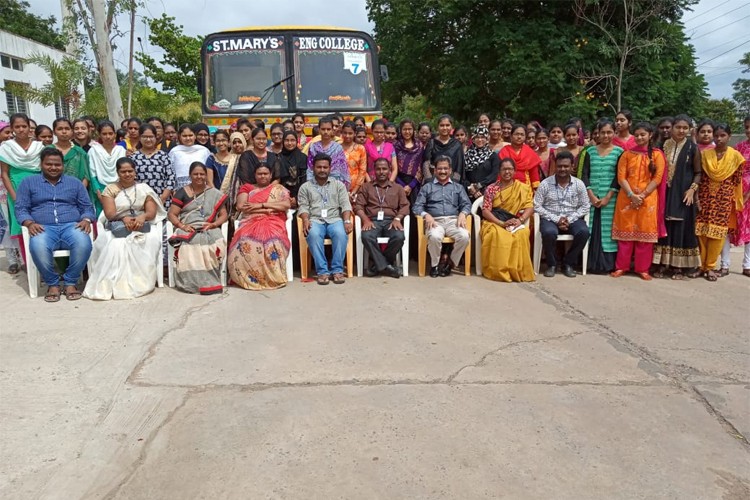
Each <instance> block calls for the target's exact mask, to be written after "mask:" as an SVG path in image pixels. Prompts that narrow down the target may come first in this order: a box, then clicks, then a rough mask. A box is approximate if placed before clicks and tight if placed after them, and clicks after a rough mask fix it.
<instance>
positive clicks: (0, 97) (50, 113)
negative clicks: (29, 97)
mask: <svg viewBox="0 0 750 500" xmlns="http://www.w3.org/2000/svg"><path fill="white" fill-rule="evenodd" d="M31 54H48V55H50V56H51V57H52V58H53V59H54V60H56V61H61V60H62V58H63V57H64V56H65V52H63V51H62V50H57V49H55V48H53V47H50V46H49V45H44V44H41V43H39V42H35V41H34V40H30V39H28V38H24V37H22V36H18V35H15V34H13V33H9V32H7V31H3V30H0V120H7V119H8V117H10V115H12V114H13V113H26V114H27V115H29V117H30V118H32V119H33V120H34V121H36V122H37V123H38V124H42V123H43V124H45V125H49V126H51V125H52V122H53V121H54V120H55V118H57V117H59V116H67V117H70V110H69V109H68V107H67V106H66V103H64V102H60V103H57V104H56V105H54V106H47V107H45V106H42V105H41V104H36V103H32V102H26V101H24V100H23V99H21V98H20V97H19V96H16V95H13V94H12V93H10V92H6V91H5V90H3V89H4V88H5V87H6V86H7V84H8V83H10V82H18V83H24V84H28V85H31V86H32V87H35V88H38V87H42V86H44V85H45V84H47V83H48V82H49V77H48V76H47V73H46V72H45V71H44V70H43V69H42V68H40V67H39V66H37V65H35V64H26V58H27V57H29V56H30V55H31Z"/></svg>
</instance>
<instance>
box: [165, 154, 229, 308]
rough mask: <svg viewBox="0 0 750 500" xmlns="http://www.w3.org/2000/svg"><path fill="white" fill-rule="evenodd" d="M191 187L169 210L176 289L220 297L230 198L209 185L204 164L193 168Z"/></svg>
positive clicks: (179, 192) (183, 189)
mask: <svg viewBox="0 0 750 500" xmlns="http://www.w3.org/2000/svg"><path fill="white" fill-rule="evenodd" d="M189 174H190V184H188V185H187V186H183V187H181V188H180V189H178V190H177V192H176V193H175V195H174V198H172V205H171V206H170V207H169V214H168V217H169V221H170V222H171V223H172V225H173V226H174V228H175V230H174V234H172V236H171V237H170V238H169V244H170V245H172V246H174V247H175V254H174V261H175V262H174V280H175V286H176V287H177V288H178V289H179V290H182V291H183V292H187V293H199V294H201V295H212V294H216V293H221V292H222V290H223V286H222V284H221V265H222V262H223V261H224V259H225V258H226V256H227V242H226V241H225V240H224V236H223V235H222V233H221V225H222V224H224V223H225V222H226V221H227V219H228V218H229V214H228V212H227V207H226V201H227V195H225V194H224V193H222V192H221V191H220V190H218V189H216V188H215V187H213V186H211V185H209V184H208V169H207V168H206V166H205V165H204V164H203V163H201V162H198V161H196V162H193V164H192V165H190V170H189Z"/></svg>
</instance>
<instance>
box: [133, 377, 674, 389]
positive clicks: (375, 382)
mask: <svg viewBox="0 0 750 500" xmlns="http://www.w3.org/2000/svg"><path fill="white" fill-rule="evenodd" d="M134 385H136V386H137V387H161V388H170V389H186V390H193V389H199V390H201V391H209V390H234V391H239V392H261V391H266V390H272V389H309V388H316V387H383V386H386V387H387V386H396V385H397V386H429V385H445V386H453V387H458V386H473V385H550V386H560V387H567V386H593V387H600V386H601V387H666V386H673V385H674V384H670V383H666V382H663V381H659V380H656V379H654V380H651V381H641V382H638V381H630V380H619V381H616V382H587V381H571V380H535V379H513V380H479V381H472V382H450V381H448V380H446V379H445V378H439V379H430V380H415V379H364V380H360V379H348V380H322V381H319V382H271V383H264V382H255V383H249V384H202V385H187V384H150V383H138V384H134Z"/></svg>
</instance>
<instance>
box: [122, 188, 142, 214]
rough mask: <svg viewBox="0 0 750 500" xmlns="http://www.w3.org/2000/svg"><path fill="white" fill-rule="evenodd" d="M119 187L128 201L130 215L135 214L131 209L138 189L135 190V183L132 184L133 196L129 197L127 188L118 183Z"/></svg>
mask: <svg viewBox="0 0 750 500" xmlns="http://www.w3.org/2000/svg"><path fill="white" fill-rule="evenodd" d="M120 187H121V188H122V194H124V195H125V198H127V199H128V203H130V210H129V212H130V216H131V217H133V216H135V210H134V209H133V206H135V202H136V201H138V191H137V190H136V187H135V184H133V198H131V197H130V195H129V194H128V190H127V189H125V187H124V186H123V185H122V184H120Z"/></svg>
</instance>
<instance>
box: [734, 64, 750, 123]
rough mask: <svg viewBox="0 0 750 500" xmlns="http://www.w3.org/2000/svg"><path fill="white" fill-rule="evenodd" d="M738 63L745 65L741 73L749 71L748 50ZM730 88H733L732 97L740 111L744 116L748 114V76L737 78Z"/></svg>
mask: <svg viewBox="0 0 750 500" xmlns="http://www.w3.org/2000/svg"><path fill="white" fill-rule="evenodd" d="M740 64H742V65H744V66H745V68H744V69H743V70H742V72H743V73H750V52H745V55H744V56H743V57H742V59H740ZM732 88H733V89H734V93H733V94H732V98H733V99H734V102H736V103H737V108H738V109H739V111H740V113H742V114H743V115H745V116H747V115H750V78H738V79H737V80H735V81H734V83H733V84H732Z"/></svg>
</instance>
